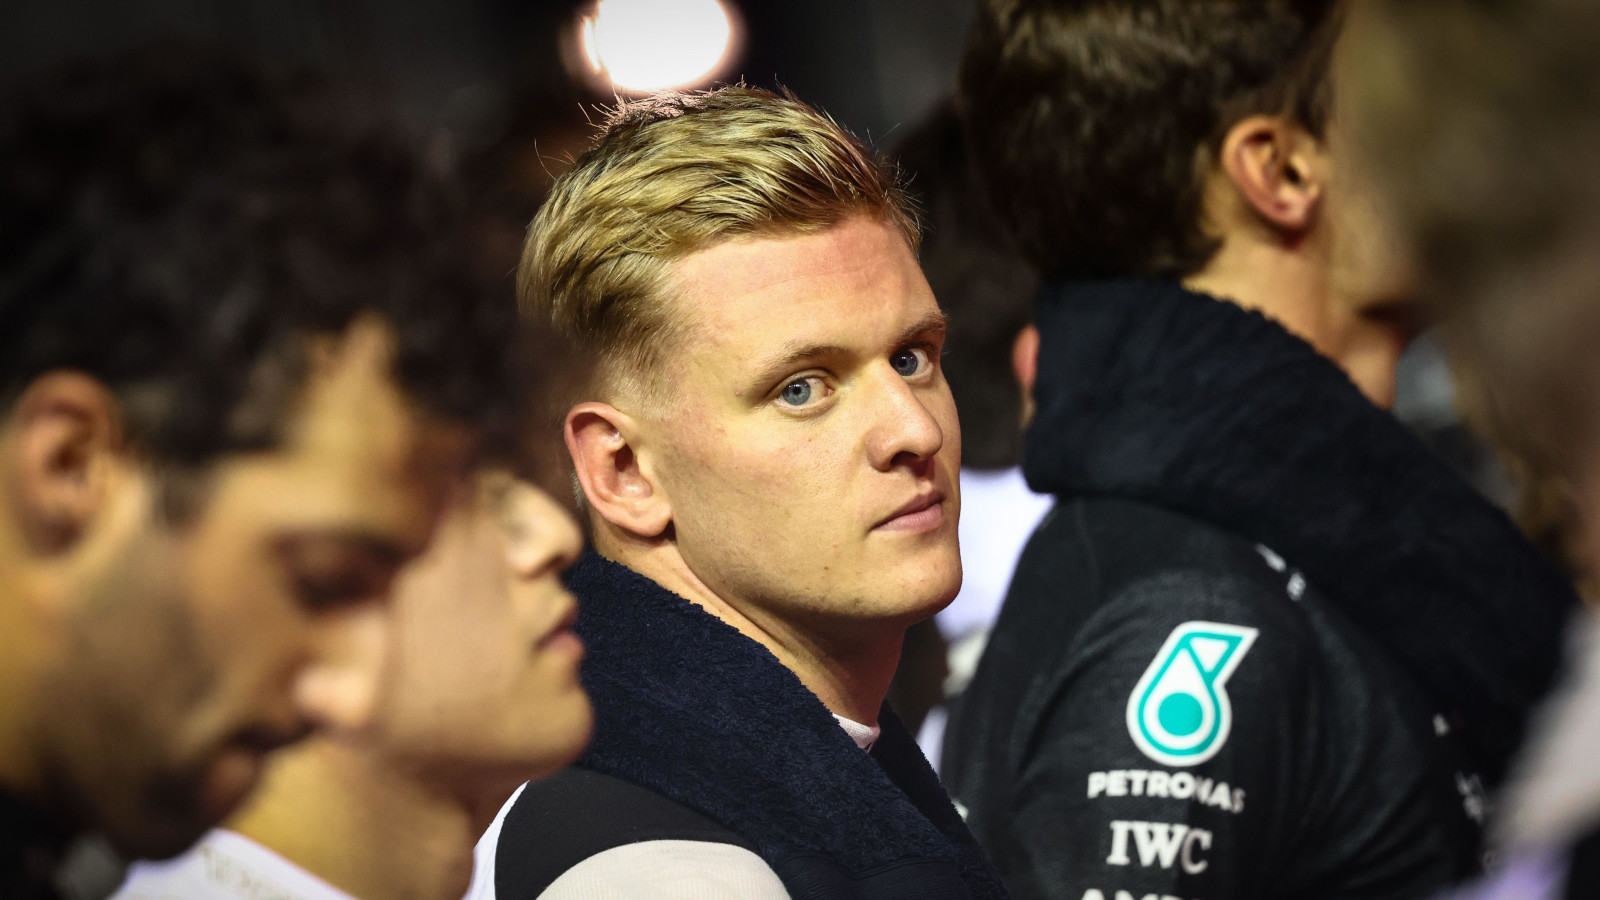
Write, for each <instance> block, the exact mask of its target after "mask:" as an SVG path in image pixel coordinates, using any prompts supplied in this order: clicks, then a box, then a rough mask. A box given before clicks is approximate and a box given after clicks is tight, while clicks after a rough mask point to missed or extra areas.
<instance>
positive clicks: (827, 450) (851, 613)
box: [640, 216, 961, 634]
mask: <svg viewBox="0 0 1600 900" xmlns="http://www.w3.org/2000/svg"><path fill="white" fill-rule="evenodd" d="M671 291H672V294H673V296H674V298H675V299H674V301H673V302H674V303H675V304H676V306H677V311H678V312H680V313H681V314H682V315H684V316H686V317H687V320H688V322H687V324H688V325H689V329H688V337H686V338H684V339H683V342H682V346H678V347H674V348H671V349H670V350H669V351H667V353H666V354H665V355H666V356H667V357H668V358H669V359H671V360H672V362H670V363H668V364H667V365H665V366H664V370H663V372H662V373H660V375H659V376H658V377H659V379H660V383H659V385H658V387H659V391H658V393H659V394H660V395H661V396H662V397H664V398H666V399H665V401H664V402H662V403H661V404H659V405H656V406H654V407H653V408H650V409H645V410H643V411H641V414H640V418H641V420H642V421H644V422H646V423H647V427H648V428H649V433H650V440H651V441H652V442H654V443H653V446H657V447H659V453H657V454H656V459H655V461H654V463H653V465H655V466H656V474H657V477H658V478H659V479H660V482H661V484H662V485H663V486H664V489H665V493H666V495H667V497H668V498H669V499H670V503H671V513H672V525H671V530H672V534H673V536H674V540H675V542H676V546H677V549H678V552H679V553H680V554H681V556H682V557H683V559H684V561H685V563H686V564H687V566H688V567H689V569H690V570H691V571H692V572H693V573H694V575H695V576H696V577H697V578H698V579H699V580H700V581H702V582H703V583H704V584H705V585H706V586H707V587H708V588H710V589H711V590H712V591H714V592H716V594H717V595H718V596H719V597H721V598H723V599H724V600H727V601H728V602H731V603H734V604H736V605H738V606H739V607H740V608H741V611H742V612H743V613H744V614H745V615H747V616H751V617H752V618H756V619H761V618H766V619H769V620H770V619H779V620H782V621H786V622H791V623H802V622H808V623H811V625H812V626H813V627H819V628H825V629H826V628H831V629H833V630H835V631H840V630H841V629H842V631H843V633H845V634H849V633H851V632H850V629H851V628H852V627H853V626H859V625H865V624H868V623H880V624H892V625H894V626H895V627H903V626H905V625H907V624H910V623H911V622H914V621H917V620H919V619H923V618H926V617H928V616H929V615H932V614H933V613H934V612H936V611H937V610H939V609H941V608H942V607H943V606H944V605H945V604H947V603H948V602H949V601H950V599H951V598H952V597H954V596H955V594H956V591H957V590H958V588H959V587H960V583H961V561H960V555H959V553H958V552H957V547H956V518H957V515H958V512H959V509H960V497H959V493H958V484H959V482H958V478H957V470H958V468H959V466H960V460H961V437H960V431H959V429H958V427H957V423H956V410H955V404H954V402H953V401H952V399H951V397H950V388H949V386H948V385H947V384H946V383H945V380H944V375H943V373H942V371H941V369H940V365H939V353H940V349H941V347H942V345H943V342H944V318H943V315H942V314H941V313H940V311H939V307H938V304H937V302H936V301H935V300H934V297H933V293H932V291H930V290H929V288H928V284H927V281H926V280H925V279H924V278H923V276H922V271H921V269H920V268H919V267H918V266H917V262H916V259H915V258H914V257H913V256H912V253H911V249H910V248H909V247H908V246H907V245H906V242H905V240H904V239H903V238H902V237H901V236H900V234H899V232H897V231H896V230H895V229H894V228H893V227H892V226H891V225H889V224H886V223H885V222H883V221H880V220H878V219H876V218H869V217H865V216H861V217H855V218H851V219H847V220H846V221H844V222H842V223H841V224H839V225H837V226H834V227H832V228H829V229H827V230H825V231H822V232H819V233H815V234H785V235H781V236H775V237H754V238H749V239H743V240H736V241H730V242H727V243H723V244H720V245H717V246H714V247H711V248H709V249H706V250H702V251H699V252H697V253H694V254H691V255H690V256H688V257H685V258H684V259H683V260H681V261H679V262H678V263H677V264H676V265H675V267H674V269H673V274H672V279H671Z"/></svg>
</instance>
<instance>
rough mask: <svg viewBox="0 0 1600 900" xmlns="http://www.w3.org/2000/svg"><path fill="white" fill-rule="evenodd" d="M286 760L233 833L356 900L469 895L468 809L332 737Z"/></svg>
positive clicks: (474, 833) (471, 822)
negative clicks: (242, 836)
mask: <svg viewBox="0 0 1600 900" xmlns="http://www.w3.org/2000/svg"><path fill="white" fill-rule="evenodd" d="M280 757H281V758H280V759H278V760H277V761H275V762H274V764H273V767H272V769H271V770H270V771H269V772H268V777H267V779H266V780H265V781H264V783H263V784H262V786H261V789H260V790H259V791H258V792H257V794H256V799H255V800H254V801H253V802H252V803H251V805H250V806H249V807H248V808H247V809H246V810H245V811H244V812H243V814H241V815H240V816H238V817H236V818H235V819H234V820H233V821H232V822H230V823H229V824H228V828H230V829H231V830H233V831H237V832H238V833H240V834H242V835H244V836H245V837H248V838H250V839H251V840H253V841H255V842H257V843H259V844H261V845H262V846H265V847H268V848H270V849H271V850H273V851H274V852H276V853H278V854H279V855H281V856H283V857H284V858H285V859H288V860H289V861H290V862H293V863H294V864H295V865H297V866H299V867H301V868H303V869H305V870H306V871H307V872H310V873H311V874H313V875H316V876H317V877H318V878H321V879H322V880H324V881H326V882H328V883H329V884H332V885H333V886H335V887H337V888H339V889H340V890H342V891H344V892H346V893H348V894H351V895H352V896H356V897H388V898H396V900H446V898H449V900H455V898H458V897H460V896H461V895H462V894H464V893H465V892H466V889H467V886H468V883H469V882H470V880H471V877H472V848H473V845H474V844H475V843H476V841H477V838H478V833H479V830H480V829H478V828H477V827H476V825H475V818H474V815H473V812H472V811H471V810H469V809H468V808H467V806H466V804H463V803H462V802H461V801H460V800H458V799H457V798H455V797H454V796H452V795H450V794H449V793H447V792H444V791H439V790H436V789H434V788H433V787H432V786H431V785H429V784H428V783H427V782H426V781H425V779H423V778H422V777H420V776H419V775H418V774H417V773H416V772H414V771H412V770H410V769H409V768H407V767H405V766H403V765H399V764H397V763H395V762H394V761H392V760H389V759H385V758H383V757H382V756H381V755H380V754H377V753H375V752H373V751H371V750H368V749H366V748H363V747H358V746H354V745H350V744H344V743H341V742H339V741H336V740H334V739H331V738H315V739H312V740H310V741H307V742H306V743H304V744H302V745H301V746H299V747H296V748H293V749H290V750H287V751H284V752H283V753H281V754H280Z"/></svg>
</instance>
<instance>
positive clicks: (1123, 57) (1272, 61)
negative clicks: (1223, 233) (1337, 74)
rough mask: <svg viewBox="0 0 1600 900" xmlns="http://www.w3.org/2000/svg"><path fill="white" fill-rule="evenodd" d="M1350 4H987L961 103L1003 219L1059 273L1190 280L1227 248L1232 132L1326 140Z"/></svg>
mask: <svg viewBox="0 0 1600 900" xmlns="http://www.w3.org/2000/svg"><path fill="white" fill-rule="evenodd" d="M1338 11H1339V3H1338V0H980V2H979V3H978V17H977V20H976V21H975V22H974V24H973V28H972V36H971V38H970V39H969V41H968V44H967V50H966V56H965V58H964V59H963V60H962V65H961V77H960V99H961V104H962V109H963V111H964V114H965V115H966V117H967V121H968V125H969V133H970V135H971V140H972V144H973V148H974V149H975V150H976V152H977V160H978V162H979V167H980V170H981V171H982V173H983V174H984V176H985V180H986V181H987V183H988V185H989V189H990V191H991V193H992V195H993V197H994V201H995V209H996V211H997V212H998V213H999V214H1000V216H1001V218H1002V219H1003V220H1005V221H1006V224H1007V225H1008V226H1009V227H1010V228H1011V230H1012V232H1013V233H1014V236H1015V237H1016V240H1017V245H1018V248H1019V249H1020V250H1021V251H1022V252H1023V253H1024V254H1025V255H1026V256H1027V257H1028V258H1029V259H1030V260H1031V261H1032V262H1033V264H1034V265H1035V266H1037V267H1038V268H1039V269H1040V271H1041V272H1042V273H1043V274H1045V275H1047V276H1058V277H1070V278H1096V277H1118V276H1139V277H1152V278H1182V277H1184V276H1187V275H1191V274H1194V273H1195V272H1196V271H1198V270H1199V269H1200V268H1201V267H1203V266H1204V265H1205V264H1206V263H1207V262H1209V261H1210V259H1211V257H1212V255H1213V254H1214V253H1215V252H1216V249H1217V241H1216V240H1215V238H1213V237H1212V236H1211V235H1209V234H1207V233H1206V231H1205V229H1204V227H1203V223H1202V221H1201V212H1202V206H1201V201H1202V197H1203V188H1204V178H1205V170H1206V168H1207V167H1208V165H1209V160H1211V159H1214V158H1215V154H1216V152H1217V151H1218V150H1220V148H1221V145H1222V140H1223V139H1224V138H1225V137H1226V135H1227V131H1228V129H1229V128H1231V127H1232V126H1233V125H1234V124H1236V123H1237V122H1239V121H1240V120H1241V119H1244V118H1245V117H1247V116H1250V115H1255V114H1258V113H1265V114H1272V115H1278V114H1282V115H1287V116H1292V117H1293V118H1294V119H1295V120H1296V121H1298V122H1299V123H1300V124H1301V125H1304V126H1305V127H1306V128H1307V129H1308V130H1310V131H1311V132H1312V133H1313V134H1316V135H1318V136H1319V137H1320V136H1321V135H1322V132H1323V128H1324V125H1325V122H1326V119H1327V115H1328V108H1329V105H1330V90H1329V88H1328V77H1327V73H1328V68H1329V65H1328V61H1329V57H1330V56H1331V51H1332V45H1333V43H1334V40H1335V38H1336V37H1337V33H1338V24H1339V22H1338V20H1339V18H1340V16H1339V15H1338Z"/></svg>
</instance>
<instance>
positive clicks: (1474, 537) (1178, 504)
mask: <svg viewBox="0 0 1600 900" xmlns="http://www.w3.org/2000/svg"><path fill="white" fill-rule="evenodd" d="M1037 313H1038V315H1037V320H1038V324H1039V330H1040V336H1041V344H1040V351H1039V368H1038V379H1037V381H1036V383H1035V388H1034V399H1035V403H1036V404H1037V410H1038V412H1037V414H1036V416H1035V419H1034V421H1033V423H1032V424H1031V425H1030V427H1029V430H1028V434H1027V437H1026V440H1025V445H1024V462H1023V468H1024V473H1025V474H1026V476H1027V479H1028V483H1029V484H1030V485H1031V486H1032V487H1033V488H1034V489H1035V490H1038V491H1042V492H1048V493H1053V494H1057V495H1095V494H1100V495H1112V496H1118V497H1123V498H1127V499H1132V500H1139V501H1144V502H1149V503H1153V504H1157V505H1160V506H1163V507H1167V508H1169V509H1172V510H1175V511H1178V512H1182V513H1185V514H1188V515H1192V516H1194V517H1196V518H1198V519H1202V520H1205V521H1208V522H1211V523H1213V524H1216V525H1219V526H1222V527H1224V528H1227V529H1229V530H1232V531H1234V532H1236V533H1239V534H1241V535H1244V536H1246V537H1248V538H1250V539H1252V540H1255V541H1258V542H1260V543H1263V544H1265V545H1267V546H1269V547H1271V548H1273V549H1274V550H1276V551H1277V552H1279V553H1281V554H1283V555H1284V556H1285V557H1287V558H1289V559H1290V560H1292V561H1293V562H1294V564H1295V565H1296V566H1297V567H1299V568H1300V569H1301V570H1302V571H1303V572H1304V573H1305V574H1306V577H1307V578H1309V579H1310V580H1311V582H1312V583H1313V584H1315V585H1317V586H1318V587H1319V589H1320V590H1321V591H1322V592H1323V593H1324V594H1326V595H1327V596H1328V597H1329V598H1330V599H1331V600H1332V601H1333V602H1334V603H1335V604H1337V605H1338V606H1339V607H1340V608H1341V610H1342V611H1343V612H1344V613H1345V614H1346V615H1347V616H1349V618H1350V619H1351V620H1352V621H1353V622H1354V623H1355V624H1356V625H1357V626H1358V627H1360V628H1362V629H1363V630H1364V631H1366V632H1367V633H1368V634H1369V635H1370V636H1372V637H1373V638H1374V639H1375V640H1376V641H1377V642H1378V643H1379V644H1380V645H1381V646H1382V647H1383V648H1384V649H1386V650H1387V651H1388V652H1389V653H1390V654H1391V655H1392V657H1393V658H1394V659H1395V660H1396V661H1398V662H1399V663H1400V664H1401V665H1402V666H1403V667H1404V668H1405V669H1407V670H1408V671H1409V672H1410V673H1411V675H1412V677H1414V678H1416V679H1417V680H1418V682H1419V683H1420V684H1421V685H1422V686H1423V687H1424V688H1425V689H1427V690H1428V691H1430V692H1431V694H1432V695H1433V696H1434V698H1435V699H1436V700H1437V701H1438V702H1439V703H1441V704H1442V705H1443V706H1444V708H1445V709H1447V710H1449V714H1450V716H1451V717H1452V718H1453V719H1454V720H1455V723H1454V724H1455V725H1456V726H1457V729H1458V730H1459V731H1461V732H1462V733H1463V737H1464V739H1465V742H1466V745H1467V746H1468V747H1469V749H1470V750H1471V751H1472V752H1473V754H1474V757H1475V759H1474V761H1475V762H1476V763H1477V764H1478V765H1479V766H1480V767H1481V768H1482V770H1483V772H1484V774H1485V775H1486V776H1487V777H1489V778H1490V779H1491V780H1492V781H1498V780H1499V779H1500V778H1501V777H1502V775H1503V774H1504V772H1505V769H1506V765H1507V763H1508V761H1509V759H1510V757H1511V755H1512V754H1513V752H1514V751H1515V749H1516V747H1517V746H1518V744H1519V741H1520V738H1521V735H1522V733H1523V729H1524V726H1525V723H1526V719H1527V717H1528V714H1529V711H1530V709H1531V708H1532V707H1533V706H1534V704H1535V703H1536V702H1537V701H1538V699H1539V698H1540V697H1541V696H1542V695H1543V694H1544V693H1545V692H1546V690H1547V689H1548V688H1549V686H1550V683H1551V680H1552V678H1553V676H1554V673H1555V670H1556V666H1557V663H1558V661H1559V659H1560V656H1561V652H1560V651H1561V649H1562V645H1563V639H1562V632H1563V626H1564V623H1565V621H1566V619H1567V616H1568V614H1569V612H1570V611H1571V610H1572V609H1573V608H1574V607H1575V606H1576V603H1577V600H1576V596H1575V594H1574V592H1573V590H1572V588H1571V585H1570V584H1569V582H1568V581H1567V580H1566V578H1565V577H1564V576H1563V575H1562V574H1561V573H1560V572H1559V571H1558V570H1557V569H1556V568H1555V567H1554V566H1553V565H1551V564H1550V562H1549V561H1548V560H1546V559H1545V558H1544V557H1543V556H1542V555H1541V554H1540V553H1539V552H1538V551H1537V550H1536V549H1535V548H1534V547H1533V546H1532V545H1531V544H1529V543H1528V542H1527V540H1526V539H1524V538H1523V536H1522V534H1521V533H1520V532H1519V531H1518V530H1517V528H1516V527H1515V525H1513V524H1512V522H1511V520H1510V519H1509V518H1508V517H1507V516H1506V515H1505V514H1504V512H1502V511H1501V510H1500V509H1499V508H1497V507H1495V506H1494V505H1492V504H1491V503H1489V502H1488V501H1487V500H1485V499H1484V498H1483V497H1482V496H1481V495H1480V494H1478V493H1477V492H1476V491H1475V490H1473V489H1472V487H1471V486H1470V485H1468V484H1467V483H1466V482H1465V481H1464V480H1463V479H1462V478H1460V477H1459V476H1458V475H1457V474H1456V473H1455V472H1453V471H1452V470H1451V469H1450V468H1449V467H1448V466H1446V465H1445V464H1444V463H1443V462H1441V461H1440V460H1439V459H1438V458H1437V457H1435V456H1434V455H1433V454H1432V452H1431V451H1429V450H1428V449H1427V447H1425V446H1424V445H1423V444H1422V443H1421V442H1420V441H1419V440H1418V439H1417V438H1416V437H1415V436H1414V435H1412V434H1411V433H1410V432H1409V431H1408V430H1407V429H1406V428H1405V427H1404V426H1403V425H1401V424H1400V422H1399V421H1398V420H1396V419H1395V418H1394V417H1393V416H1392V415H1390V414H1389V413H1387V412H1385V411H1384V410H1381V409H1379V408H1378V407H1376V406H1374V405H1373V404H1372V403H1371V402H1369V401H1368V400H1367V399H1366V398H1365V397H1364V396H1363V395H1362V394H1361V392H1360V391H1359V390H1357V388H1356V387H1355V385H1354V384H1352V383H1351V382H1350V380H1349V378H1347V377H1346V376H1345V374H1344V373H1343V371H1342V370H1340V369H1339V368H1338V367H1337V366H1336V365H1335V364H1334V363H1332V362H1331V361H1329V360H1327V359H1325V358H1324V357H1322V356H1321V355H1319V354H1318V353H1317V352H1316V351H1315V350H1313V349H1312V348H1311V346H1310V345H1308V344H1307V343H1305V342H1304V341H1302V340H1300V339H1299V338H1297V337H1295V336H1293V335H1291V334H1290V333H1289V332H1287V331H1286V330H1284V329H1283V328H1282V327H1281V326H1279V325H1277V324H1276V323H1274V322H1272V321H1271V320H1269V319H1267V318H1266V317H1264V316H1262V315H1260V314H1259V313H1255V312H1250V311H1246V310H1244V309H1242V308H1241V307H1238V306H1236V305H1235V304H1232V303H1225V302H1220V301H1218V300H1216V299H1214V298H1212V297H1208V296H1205V295H1201V294H1196V293H1193V292H1191V291H1187V290H1185V289H1184V288H1182V287H1181V286H1179V285H1177V284H1175V283H1171V282H1163V281H1147V280H1126V281H1102V282H1073V283H1056V284H1048V285H1046V286H1045V287H1044V288H1043V289H1042V290H1041V293H1040V298H1039V304H1038V310H1037Z"/></svg>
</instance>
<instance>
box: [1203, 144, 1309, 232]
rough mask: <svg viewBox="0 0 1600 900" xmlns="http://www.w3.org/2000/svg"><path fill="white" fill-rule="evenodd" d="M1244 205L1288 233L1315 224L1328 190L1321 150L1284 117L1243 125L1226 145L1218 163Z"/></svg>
mask: <svg viewBox="0 0 1600 900" xmlns="http://www.w3.org/2000/svg"><path fill="white" fill-rule="evenodd" d="M1218 163H1219V165H1220V166H1221V169H1222V171H1223V172H1224V173H1225V174H1226V175H1227V177H1228V180H1229V181H1230V182H1232V183H1233V186H1234V188H1235V189H1237V190H1238V192H1239V195H1240V196H1241V197H1242V198H1243V199H1244V202H1245V203H1246V204H1247V205H1248V206H1249V207H1250V208H1251V209H1252V210H1254V211H1255V213H1256V214H1257V215H1258V216H1260V217H1261V218H1262V219H1264V220H1266V222H1267V223H1268V224H1270V225H1273V226H1274V227H1276V228H1278V229H1280V230H1283V231H1288V232H1295V233H1298V232H1303V231H1306V230H1308V229H1309V228H1310V227H1311V226H1312V224H1313V223H1314V222H1315V221H1316V215H1317V211H1318V209H1319V207H1320V206H1321V202H1322V198H1323V195H1324V192H1325V190H1326V187H1327V185H1326V182H1327V172H1326V171H1325V169H1326V165H1325V158H1324V156H1323V153H1322V144H1321V142H1320V141H1318V140H1317V139H1316V138H1315V137H1313V136H1312V135H1311V133H1310V132H1308V131H1306V130H1305V128H1303V127H1302V126H1300V125H1297V124H1295V123H1294V122H1293V121H1291V120H1289V119H1287V118H1285V117H1283V116H1250V117H1249V118H1246V119H1242V120H1240V121H1239V122H1238V123H1237V124H1235V125H1234V126H1233V127H1232V128H1230V129H1228V134H1227V136H1226V137H1225V138H1223V141H1222V155H1221V157H1220V159H1219V160H1218Z"/></svg>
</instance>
